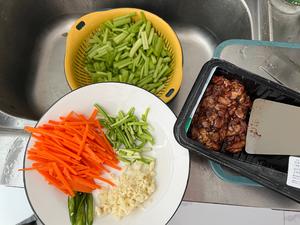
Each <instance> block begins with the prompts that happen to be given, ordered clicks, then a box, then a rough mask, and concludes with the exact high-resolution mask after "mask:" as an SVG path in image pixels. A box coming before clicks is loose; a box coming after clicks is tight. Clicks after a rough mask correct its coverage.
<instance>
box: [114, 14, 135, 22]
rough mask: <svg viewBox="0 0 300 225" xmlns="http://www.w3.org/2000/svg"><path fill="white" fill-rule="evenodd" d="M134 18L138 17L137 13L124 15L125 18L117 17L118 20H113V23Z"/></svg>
mask: <svg viewBox="0 0 300 225" xmlns="http://www.w3.org/2000/svg"><path fill="white" fill-rule="evenodd" d="M134 16H136V12H132V13H129V14H127V15H124V16H119V17H116V18H114V19H113V22H115V21H118V20H123V19H126V18H130V17H134Z"/></svg>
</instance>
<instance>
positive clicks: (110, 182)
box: [97, 177, 116, 187]
mask: <svg viewBox="0 0 300 225" xmlns="http://www.w3.org/2000/svg"><path fill="white" fill-rule="evenodd" d="M97 179H99V180H102V181H104V182H105V183H108V184H110V185H111V186H114V187H115V186H116V185H115V184H114V183H113V182H112V181H110V180H108V179H106V178H103V177H98V178H97Z"/></svg>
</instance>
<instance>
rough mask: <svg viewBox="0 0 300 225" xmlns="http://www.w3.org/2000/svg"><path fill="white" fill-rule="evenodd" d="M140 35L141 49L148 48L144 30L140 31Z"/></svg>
mask: <svg viewBox="0 0 300 225" xmlns="http://www.w3.org/2000/svg"><path fill="white" fill-rule="evenodd" d="M141 37H142V43H143V49H144V50H147V49H149V45H148V40H147V34H146V31H142V32H141Z"/></svg>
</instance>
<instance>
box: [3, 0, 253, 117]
mask: <svg viewBox="0 0 300 225" xmlns="http://www.w3.org/2000/svg"><path fill="white" fill-rule="evenodd" d="M126 6H130V7H137V8H142V9H145V10H149V11H152V12H154V13H156V14H158V15H159V16H161V17H162V18H164V19H165V20H167V21H168V22H169V23H170V24H171V25H172V27H173V28H174V29H175V31H176V32H177V34H178V36H179V38H180V40H181V43H182V47H183V50H184V65H185V68H184V83H183V86H182V90H181V92H180V93H179V95H178V97H177V98H176V99H175V100H174V101H173V102H172V103H171V107H172V108H173V109H174V110H175V111H176V112H178V111H179V110H180V106H181V105H182V101H184V100H185V96H186V92H188V91H189V89H190V87H191V85H192V84H193V81H194V79H195V77H196V76H197V75H198V72H199V70H200V68H201V67H202V65H203V63H204V62H205V61H207V60H209V59H210V58H211V57H212V53H213V50H214V47H215V46H216V45H217V44H218V43H220V42H222V41H224V40H226V39H231V38H246V39H249V38H251V34H252V32H251V22H250V17H249V15H248V12H247V8H246V7H245V4H244V3H243V1H222V0H214V1H211V0H202V1H199V0H196V1H195V0H188V1H180V0H175V1H174V0H172V1H171V0H164V1H162V0H159V1H146V0H137V1H127V0H120V1H118V0H113V1H111V0H104V1H86V0H75V1H63V0H52V1H49V0H48V1H46V0H40V1H34V0H27V1H18V2H17V1H1V3H0V8H1V14H0V15H1V20H2V25H1V28H0V29H1V32H0V49H1V51H0V59H1V65H0V86H1V87H2V88H1V90H0V109H1V110H3V111H5V112H8V113H10V114H13V115H17V116H20V117H24V118H28V119H38V118H39V117H40V116H41V115H42V114H43V113H44V112H45V111H46V110H47V108H48V107H49V106H51V104H53V103H54V102H55V101H56V100H57V99H58V98H59V97H61V96H62V95H64V94H65V93H67V92H69V91H70V89H69V87H68V85H67V83H66V81H65V77H64V68H63V62H64V51H65V40H66V36H67V32H68V30H69V28H70V26H71V25H72V23H73V22H74V20H75V18H78V17H80V16H81V15H83V14H85V13H87V12H90V11H95V10H104V9H107V8H115V7H126Z"/></svg>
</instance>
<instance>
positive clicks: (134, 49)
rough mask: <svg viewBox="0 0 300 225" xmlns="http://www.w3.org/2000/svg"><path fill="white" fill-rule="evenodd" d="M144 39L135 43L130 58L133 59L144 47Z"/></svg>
mask: <svg viewBox="0 0 300 225" xmlns="http://www.w3.org/2000/svg"><path fill="white" fill-rule="evenodd" d="M142 44H143V43H142V39H141V38H139V39H138V40H137V41H136V42H135V43H134V45H133V46H132V48H131V50H130V52H129V57H131V58H132V57H133V56H134V54H135V53H136V52H137V51H138V50H139V48H140V47H141V46H142Z"/></svg>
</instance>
